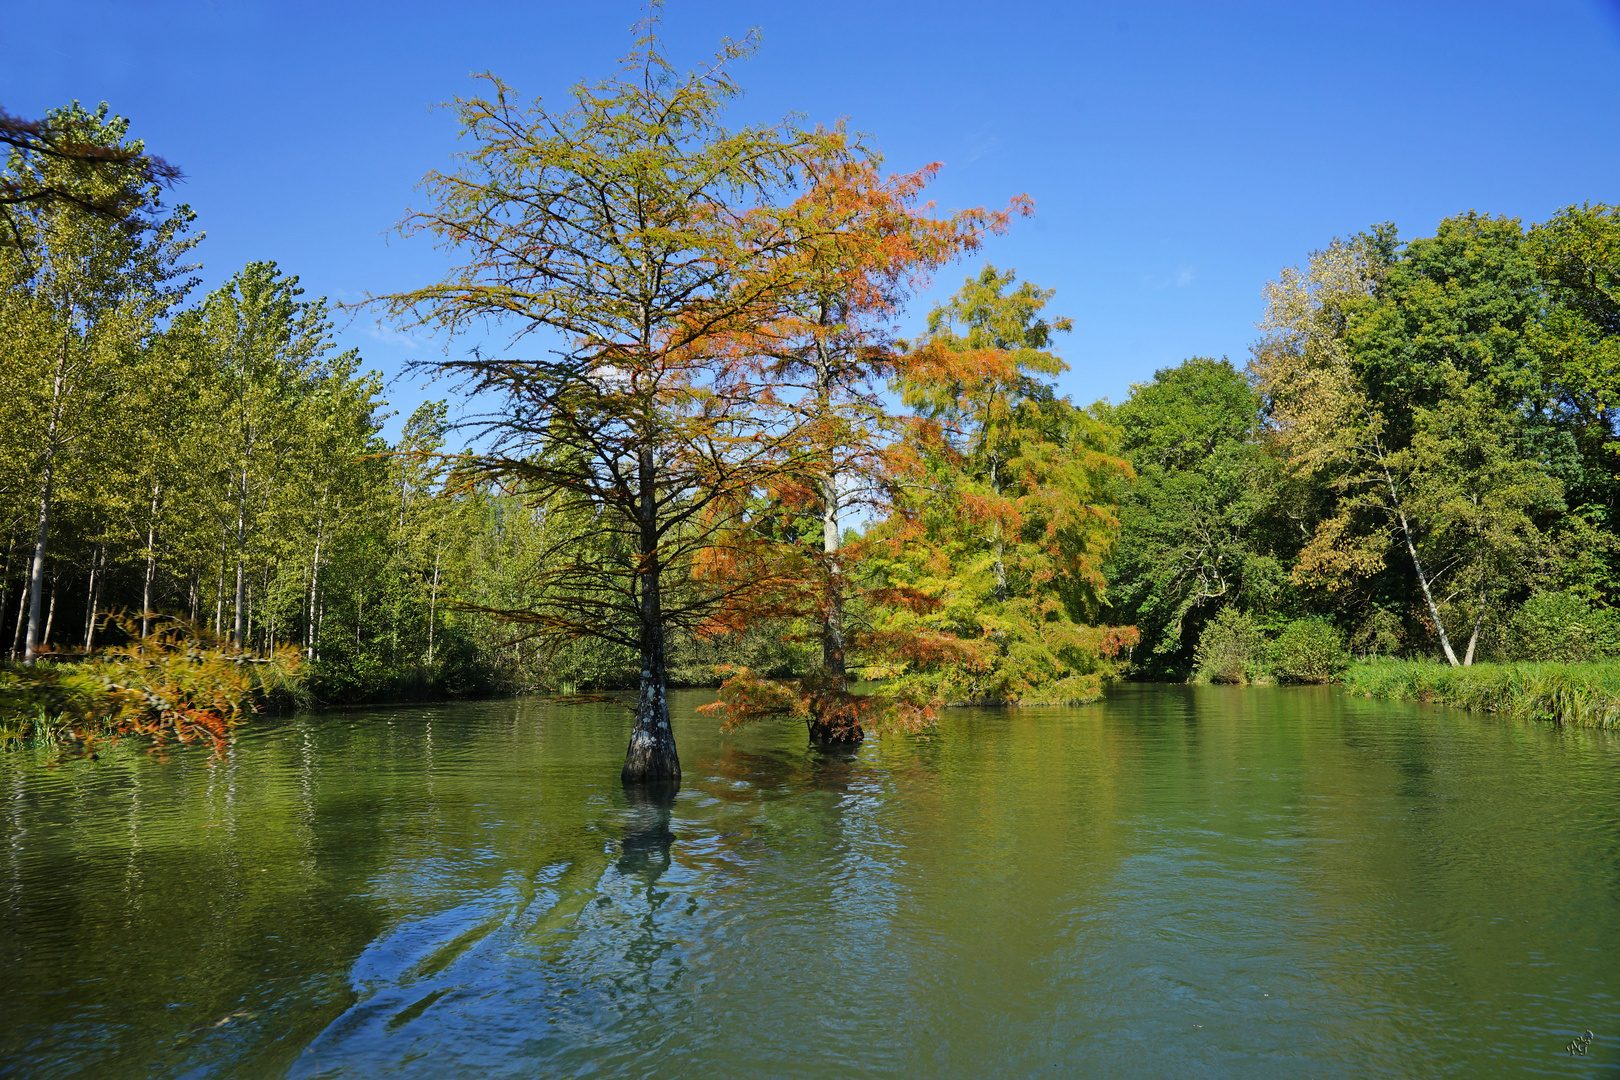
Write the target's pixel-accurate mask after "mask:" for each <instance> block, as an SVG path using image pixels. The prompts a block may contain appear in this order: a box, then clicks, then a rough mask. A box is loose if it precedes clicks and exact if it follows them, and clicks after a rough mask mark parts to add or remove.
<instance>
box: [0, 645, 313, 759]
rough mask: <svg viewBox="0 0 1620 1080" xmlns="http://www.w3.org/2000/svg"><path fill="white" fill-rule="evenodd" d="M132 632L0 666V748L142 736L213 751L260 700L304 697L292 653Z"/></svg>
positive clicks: (83, 745) (90, 744) (89, 744)
mask: <svg viewBox="0 0 1620 1080" xmlns="http://www.w3.org/2000/svg"><path fill="white" fill-rule="evenodd" d="M130 629H133V628H130ZM130 636H131V641H130V643H129V644H127V645H122V646H115V647H112V648H106V649H102V650H99V651H98V652H96V653H93V654H90V655H88V656H84V657H81V658H79V659H74V660H56V661H45V662H42V663H39V664H37V665H36V666H34V667H25V666H23V665H21V664H7V665H4V666H3V667H0V745H4V744H6V743H14V744H19V743H33V744H46V745H50V746H59V747H68V748H77V749H78V750H82V751H84V752H87V753H88V752H92V751H93V750H94V748H95V746H96V745H97V744H98V743H99V742H101V741H102V740H105V739H110V738H117V737H118V736H120V735H141V736H145V737H147V738H149V739H151V740H152V742H153V743H154V744H155V745H158V746H162V745H163V744H165V743H168V742H171V741H173V742H181V743H191V742H204V743H210V744H212V745H213V746H214V747H215V749H216V750H217V749H221V748H223V747H224V745H225V742H226V740H227V739H228V738H229V736H230V733H231V731H232V730H233V729H235V728H236V727H238V726H240V725H241V724H242V723H244V722H246V720H247V719H248V718H249V717H251V716H252V715H253V714H254V713H256V712H258V711H259V709H260V708H261V707H262V706H264V705H265V704H267V703H269V702H272V701H276V700H278V699H279V700H284V701H288V702H297V701H301V700H303V699H304V697H305V690H304V686H303V678H302V672H301V670H300V660H301V657H300V656H299V654H298V651H297V650H296V649H292V648H288V647H285V646H282V647H279V648H276V649H273V650H269V651H267V652H265V653H263V654H255V653H251V652H248V651H246V650H243V649H239V648H237V647H236V646H234V645H233V644H231V643H230V642H229V641H224V640H221V639H218V638H214V637H212V636H210V635H208V634H207V633H206V632H204V631H199V630H198V629H197V628H196V627H194V626H191V625H189V624H187V623H185V622H182V621H179V620H164V621H162V622H161V623H160V624H159V626H158V628H157V629H156V630H154V631H152V632H151V633H148V634H147V635H146V636H145V637H138V636H135V635H133V634H131V635H130Z"/></svg>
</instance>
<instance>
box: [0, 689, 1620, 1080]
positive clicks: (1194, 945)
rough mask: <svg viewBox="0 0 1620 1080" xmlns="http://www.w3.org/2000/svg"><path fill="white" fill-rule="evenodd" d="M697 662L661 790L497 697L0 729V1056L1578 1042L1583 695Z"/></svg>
mask: <svg viewBox="0 0 1620 1080" xmlns="http://www.w3.org/2000/svg"><path fill="white" fill-rule="evenodd" d="M702 700H704V698H703V697H701V696H698V695H681V696H678V697H677V700H676V702H675V705H676V710H675V711H676V713H677V717H678V719H677V725H676V726H677V736H678V738H679V740H680V748H681V758H682V764H683V766H684V768H685V771H686V783H685V785H684V787H682V789H681V791H680V794H679V795H678V796H677V797H676V798H675V799H674V801H673V803H672V804H665V805H659V804H658V803H657V802H641V803H637V802H635V801H633V800H631V799H628V798H627V797H626V794H625V791H624V790H623V789H622V788H621V787H620V785H619V782H618V768H619V764H620V761H621V758H622V754H623V751H624V743H625V740H626V737H627V731H628V728H627V722H626V718H625V715H624V714H623V713H616V712H612V711H608V710H606V709H602V708H572V709H568V708H559V707H556V706H552V705H550V704H548V703H545V702H542V701H535V700H520V701H504V702H494V703H479V704H473V705H456V706H446V707H411V708H400V709H389V710H378V711H371V712H348V713H340V714H326V715H322V716H311V717H302V718H294V719H287V720H280V721H270V722H266V723H264V724H262V725H260V726H257V727H256V728H254V729H253V730H252V731H250V732H249V733H248V734H246V735H244V736H243V737H242V738H240V739H239V740H238V741H237V743H236V745H235V747H234V748H233V750H232V751H231V752H230V754H229V756H228V757H226V758H224V759H221V760H210V757H209V752H208V751H207V750H192V749H185V750H181V751H177V752H175V753H173V754H171V755H170V756H169V758H168V760H166V761H164V760H159V759H157V758H154V757H152V756H149V755H146V754H144V753H142V752H140V750H139V749H138V748H137V747H135V746H133V745H130V746H120V747H118V748H115V749H114V750H112V751H110V752H107V753H103V754H102V757H101V760H100V761H98V762H88V761H85V762H74V763H68V764H61V765H57V766H55V767H47V766H46V765H44V764H43V763H42V761H41V759H38V758H37V757H35V756H32V755H30V754H27V753H23V752H16V751H12V752H9V753H7V754H4V755H0V1075H3V1076H7V1077H69V1076H92V1077H125V1076H128V1077H214V1076H218V1077H280V1076H290V1077H299V1078H313V1077H367V1078H369V1077H392V1076H402V1077H422V1078H434V1080H437V1078H443V1077H480V1078H482V1077H509V1076H510V1077H570V1076H593V1077H594V1076H599V1077H705V1078H708V1077H738V1078H745V1077H746V1078H755V1077H762V1076H784V1077H850V1076H855V1075H864V1076H916V1077H932V1076H946V1077H991V1076H994V1077H1058V1076H1063V1077H1067V1076H1099V1077H1195V1076H1196V1077H1222V1076H1229V1077H1245V1078H1249V1077H1273V1076H1275V1077H1341V1076H1342V1077H1369V1076H1388V1077H1411V1076H1466V1077H1491V1076H1503V1077H1522V1076H1538V1075H1545V1076H1569V1077H1594V1076H1614V1075H1616V1070H1617V1069H1620V738H1617V737H1616V736H1615V735H1612V734H1609V733H1604V732H1594V731H1560V730H1557V729H1555V728H1552V727H1550V726H1546V725H1540V726H1537V725H1528V724H1522V723H1517V722H1510V721H1505V720H1502V719H1498V718H1494V717H1489V716H1479V715H1470V714H1466V713H1460V712H1448V711H1439V710H1426V709H1419V708H1416V707H1409V706H1403V705H1391V704H1388V703H1380V702H1370V701H1363V700H1353V699H1348V698H1345V697H1343V696H1341V695H1340V694H1339V693H1338V692H1337V691H1333V690H1317V689H1300V690H1276V689H1255V690H1240V689H1226V688H1217V687H1179V686H1178V687H1169V686H1127V687H1123V688H1119V689H1117V690H1115V691H1114V692H1113V693H1112V694H1111V695H1110V697H1109V698H1108V700H1107V701H1106V702H1104V703H1102V704H1100V705H1095V706H1089V707H1086V708H1080V709H1068V710H1045V709H1042V710H1026V711H1012V712H1004V711H981V710H961V711H955V712H952V713H951V714H949V715H948V716H947V718H946V720H945V722H944V723H943V724H942V725H941V727H940V728H939V730H938V731H936V732H933V733H930V734H927V735H922V736H906V737H888V738H883V739H878V740H870V741H868V742H867V744H866V745H864V746H863V747H862V748H861V749H860V750H859V751H858V752H856V753H854V754H829V753H822V752H817V751H813V750H810V749H808V748H807V747H806V746H805V737H804V733H803V729H802V728H794V727H791V726H788V725H785V724H784V725H780V726H766V727H759V728H755V729H752V730H750V731H746V732H743V733H740V734H736V735H729V736H721V735H719V734H717V733H716V732H715V731H714V724H713V721H710V720H704V719H701V718H698V717H696V716H695V715H694V713H693V712H692V709H693V707H694V706H695V705H696V704H697V703H699V702H700V701H702ZM1588 1029H1590V1030H1592V1031H1593V1032H1594V1033H1595V1038H1594V1040H1593V1041H1592V1043H1591V1048H1590V1050H1589V1052H1588V1054H1587V1055H1586V1056H1585V1057H1579V1056H1575V1055H1572V1054H1570V1053H1568V1052H1567V1051H1566V1050H1565V1045H1566V1044H1567V1043H1568V1042H1569V1041H1570V1039H1571V1037H1573V1036H1575V1035H1578V1034H1581V1033H1583V1032H1585V1031H1586V1030H1588Z"/></svg>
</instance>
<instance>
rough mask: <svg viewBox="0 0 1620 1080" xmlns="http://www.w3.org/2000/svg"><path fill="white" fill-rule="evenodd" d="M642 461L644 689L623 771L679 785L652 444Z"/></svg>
mask: <svg viewBox="0 0 1620 1080" xmlns="http://www.w3.org/2000/svg"><path fill="white" fill-rule="evenodd" d="M638 466H639V467H638V470H637V472H638V474H639V477H638V479H639V485H638V486H639V488H640V491H639V495H638V498H637V508H636V511H637V515H638V516H639V518H640V521H639V522H638V524H639V525H640V530H639V533H640V535H639V540H640V544H639V546H640V549H641V550H640V552H639V554H640V556H641V568H640V571H639V577H640V580H639V581H638V583H637V587H638V591H639V594H640V595H639V596H638V600H639V601H640V607H641V611H640V615H641V692H640V694H639V696H638V697H637V700H636V714H635V718H634V720H633V721H632V722H631V727H630V746H629V748H628V749H626V750H625V752H624V769H623V771H622V772H620V774H619V776H620V779H621V780H623V781H624V782H625V783H627V784H644V783H671V784H679V783H680V781H681V761H680V758H679V757H678V756H677V755H676V753H675V732H674V731H673V730H672V729H671V728H670V725H669V672H668V670H667V668H666V667H665V663H664V661H665V657H664V609H663V597H662V596H661V595H660V593H659V588H660V585H661V578H662V569H663V568H662V567H661V566H660V565H659V563H658V503H657V498H658V490H657V471H656V466H655V465H654V463H653V455H652V448H651V447H648V446H643V447H642V448H641V454H640V461H639V462H638Z"/></svg>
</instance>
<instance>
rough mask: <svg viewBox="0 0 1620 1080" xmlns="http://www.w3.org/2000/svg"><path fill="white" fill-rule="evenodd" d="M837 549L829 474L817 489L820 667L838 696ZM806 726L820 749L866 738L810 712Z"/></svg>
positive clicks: (843, 672)
mask: <svg viewBox="0 0 1620 1080" xmlns="http://www.w3.org/2000/svg"><path fill="white" fill-rule="evenodd" d="M838 545H839V536H838V475H837V474H836V473H833V474H831V475H829V476H828V477H827V478H826V479H825V480H823V481H822V489H821V554H822V558H823V559H824V560H825V561H826V571H827V597H826V604H827V607H826V611H824V612H823V613H822V624H821V667H822V671H823V672H825V674H826V679H827V690H828V692H829V693H831V694H836V695H841V694H843V693H844V692H845V691H846V690H848V689H849V668H848V666H847V663H846V661H845V658H844V580H843V569H844V568H843V565H842V563H841V562H840V561H839V558H838ZM836 701H837V699H836V698H835V699H834V702H836ZM809 724H810V741H811V742H812V743H815V744H817V745H821V746H840V745H841V746H853V745H856V744H858V743H860V742H861V741H862V740H863V739H865V738H866V732H865V730H863V729H862V728H861V726H860V724H859V723H855V722H853V721H850V720H849V719H847V718H844V719H842V720H841V721H840V720H839V719H838V718H836V717H828V716H826V715H824V714H818V713H815V712H812V714H811V717H810V721H809Z"/></svg>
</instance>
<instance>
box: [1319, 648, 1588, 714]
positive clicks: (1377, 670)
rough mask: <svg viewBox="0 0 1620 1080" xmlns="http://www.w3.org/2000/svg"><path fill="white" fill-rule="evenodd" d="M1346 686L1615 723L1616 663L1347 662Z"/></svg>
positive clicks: (1409, 697)
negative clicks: (1468, 664) (1456, 664)
mask: <svg viewBox="0 0 1620 1080" xmlns="http://www.w3.org/2000/svg"><path fill="white" fill-rule="evenodd" d="M1344 682H1345V686H1346V689H1348V690H1349V691H1350V692H1351V693H1357V694H1362V695H1364V696H1366V697H1379V698H1397V699H1406V700H1413V701H1426V702H1431V703H1433V704H1436V705H1453V706H1456V707H1457V708H1462V709H1476V710H1479V711H1481V712H1497V713H1502V714H1503V715H1505V716H1512V717H1517V718H1519V719H1523V720H1547V721H1551V722H1553V723H1557V724H1570V725H1574V726H1579V727H1601V728H1614V727H1620V664H1615V663H1600V664H1475V665H1474V666H1472V667H1465V668H1458V667H1451V666H1449V665H1441V664H1436V663H1433V662H1425V661H1392V660H1385V661H1378V662H1375V663H1367V664H1352V665H1351V666H1350V668H1349V669H1348V670H1347V671H1346V672H1345V676H1344Z"/></svg>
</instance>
